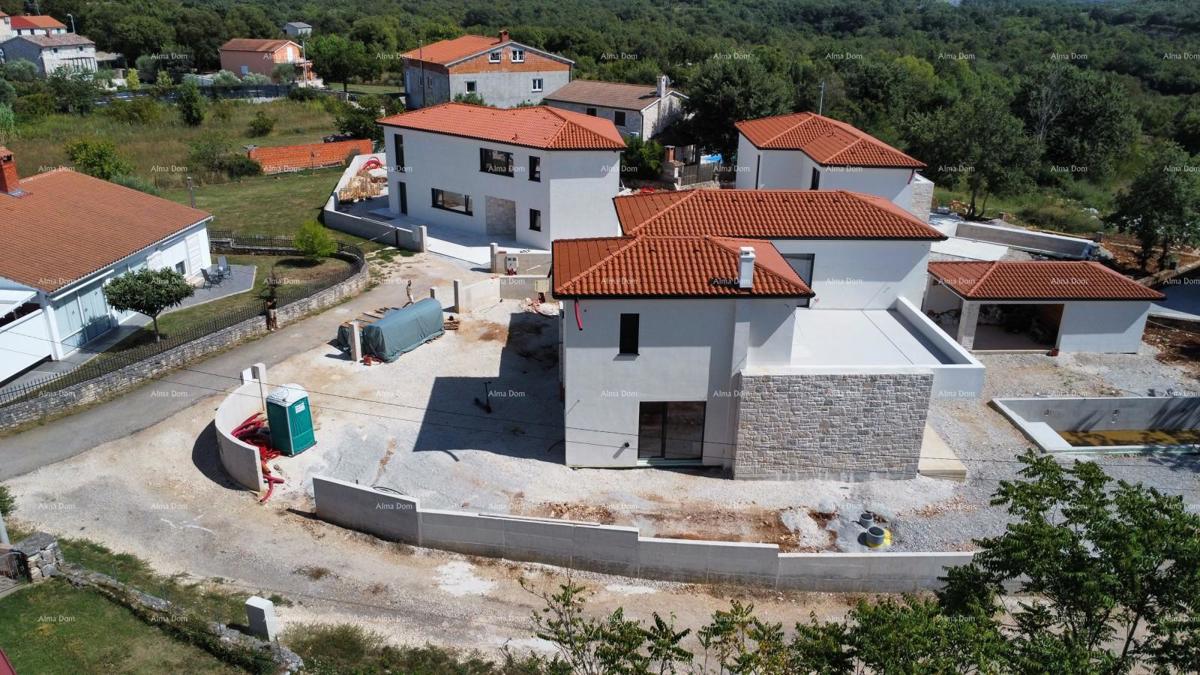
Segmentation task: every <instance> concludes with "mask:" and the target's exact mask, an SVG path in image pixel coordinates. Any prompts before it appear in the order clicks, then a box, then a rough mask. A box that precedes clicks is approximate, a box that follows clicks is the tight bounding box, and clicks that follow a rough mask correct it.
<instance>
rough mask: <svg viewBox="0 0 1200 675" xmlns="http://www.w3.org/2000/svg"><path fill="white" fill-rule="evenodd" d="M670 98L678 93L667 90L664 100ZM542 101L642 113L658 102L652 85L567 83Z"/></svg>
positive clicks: (595, 81) (656, 88)
mask: <svg viewBox="0 0 1200 675" xmlns="http://www.w3.org/2000/svg"><path fill="white" fill-rule="evenodd" d="M671 94H679V95H680V96H682V95H683V94H681V93H680V92H679V90H678V89H671V88H667V96H670V95H671ZM542 100H545V101H562V102H564V103H579V104H586V105H598V106H604V107H606V108H619V109H621V110H642V109H644V108H646V107H647V106H649V105H650V104H652V103H654V102H655V101H657V100H658V87H657V86H656V85H653V84H625V83H622V82H600V81H598V80H571V81H570V82H568V83H567V84H564V85H563V86H561V87H559V88H558V89H556V90H554V93H552V94H549V95H547V96H545V97H543V99H542Z"/></svg>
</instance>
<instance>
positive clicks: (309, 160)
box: [249, 139, 374, 173]
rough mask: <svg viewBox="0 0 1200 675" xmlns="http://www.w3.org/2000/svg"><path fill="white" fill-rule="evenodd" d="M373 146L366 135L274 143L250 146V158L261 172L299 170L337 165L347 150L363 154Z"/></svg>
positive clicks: (341, 162)
mask: <svg viewBox="0 0 1200 675" xmlns="http://www.w3.org/2000/svg"><path fill="white" fill-rule="evenodd" d="M373 149H374V148H373V147H372V145H371V141H369V140H366V139H359V140H350V141H337V142H335V143H309V144H306V145H278V146H274V147H262V148H254V149H252V150H251V151H250V152H249V156H250V159H253V160H254V161H256V162H258V163H259V164H261V165H262V169H263V173H283V172H285V171H301V170H303V169H317V168H321V167H326V166H341V165H342V164H345V163H346V158H347V157H349V156H350V153H352V152H353V153H357V154H359V155H365V154H368V153H370V152H371V151H372V150H373Z"/></svg>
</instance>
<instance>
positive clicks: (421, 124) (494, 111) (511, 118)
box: [379, 103, 625, 150]
mask: <svg viewBox="0 0 1200 675" xmlns="http://www.w3.org/2000/svg"><path fill="white" fill-rule="evenodd" d="M379 123H380V124H383V125H387V126H392V127H401V128H404V129H414V130H417V131H430V132H433V133H438V134H448V135H451V136H463V137H465V138H478V139H480V140H485V141H495V142H497V143H507V144H509V145H520V146H524V147H530V148H542V149H545V150H624V149H625V140H624V139H623V138H621V134H620V132H618V131H617V128H616V127H615V126H613V123H612V122H611V121H609V120H606V119H602V118H600V117H592V116H591V115H584V114H583V113H577V112H571V111H569V110H559V109H558V108H551V107H549V106H544V105H539V106H530V107H525V108H509V109H501V108H489V107H487V106H480V105H470V104H467V103H442V104H441V105H435V106H432V107H429V108H421V109H420V110H413V111H411V112H405V113H400V114H399V115H392V116H391V117H385V118H383V119H381V120H379Z"/></svg>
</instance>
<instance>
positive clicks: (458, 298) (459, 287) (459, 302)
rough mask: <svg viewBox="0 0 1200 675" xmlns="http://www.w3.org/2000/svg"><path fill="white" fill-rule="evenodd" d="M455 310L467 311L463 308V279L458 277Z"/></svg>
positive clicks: (455, 291)
mask: <svg viewBox="0 0 1200 675" xmlns="http://www.w3.org/2000/svg"><path fill="white" fill-rule="evenodd" d="M454 311H456V312H458V313H459V314H462V313H463V312H464V311H466V310H464V309H463V295H462V281H459V280H458V279H455V280H454Z"/></svg>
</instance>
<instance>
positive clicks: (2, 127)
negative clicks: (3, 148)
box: [0, 103, 17, 143]
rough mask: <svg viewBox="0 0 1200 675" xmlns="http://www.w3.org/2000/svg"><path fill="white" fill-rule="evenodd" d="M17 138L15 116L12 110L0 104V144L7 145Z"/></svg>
mask: <svg viewBox="0 0 1200 675" xmlns="http://www.w3.org/2000/svg"><path fill="white" fill-rule="evenodd" d="M16 136H17V116H16V114H15V113H13V109H12V108H11V107H9V106H7V105H5V104H3V103H0V143H8V142H9V141H11V140H12V139H14V138H16Z"/></svg>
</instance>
